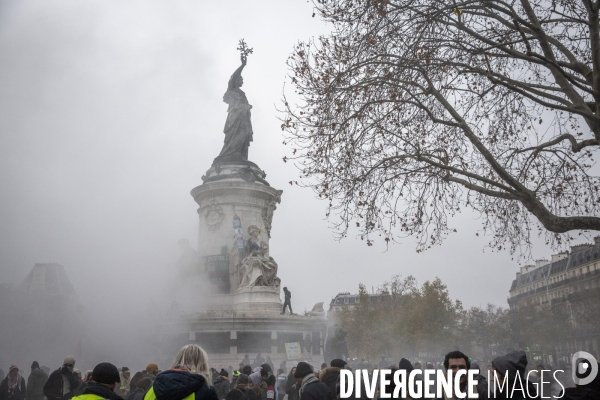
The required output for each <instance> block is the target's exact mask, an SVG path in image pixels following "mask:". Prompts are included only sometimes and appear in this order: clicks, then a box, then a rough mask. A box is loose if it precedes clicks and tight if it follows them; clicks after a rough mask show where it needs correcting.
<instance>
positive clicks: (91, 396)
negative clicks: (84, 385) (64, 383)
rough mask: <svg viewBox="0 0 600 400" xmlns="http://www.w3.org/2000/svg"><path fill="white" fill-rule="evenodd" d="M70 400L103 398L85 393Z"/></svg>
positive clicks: (102, 399) (102, 398)
mask: <svg viewBox="0 0 600 400" xmlns="http://www.w3.org/2000/svg"><path fill="white" fill-rule="evenodd" d="M72 400H104V397H102V396H98V395H97V394H92V393H86V394H80V395H79V396H74V397H73V399H72Z"/></svg>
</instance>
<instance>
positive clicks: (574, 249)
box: [571, 239, 596, 253]
mask: <svg viewBox="0 0 600 400" xmlns="http://www.w3.org/2000/svg"><path fill="white" fill-rule="evenodd" d="M594 240H596V239H594ZM592 246H593V245H591V244H589V243H584V244H577V245H575V246H571V252H573V253H579V252H582V251H585V250H587V249H591V248H592Z"/></svg>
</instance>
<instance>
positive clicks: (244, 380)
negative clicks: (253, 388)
mask: <svg viewBox="0 0 600 400" xmlns="http://www.w3.org/2000/svg"><path fill="white" fill-rule="evenodd" d="M248 381H249V377H248V375H246V374H240V375H239V376H238V377H237V380H236V384H235V387H234V389H237V390H240V391H242V392H244V393H245V392H246V389H248Z"/></svg>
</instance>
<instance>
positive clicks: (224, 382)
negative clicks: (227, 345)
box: [213, 368, 231, 400]
mask: <svg viewBox="0 0 600 400" xmlns="http://www.w3.org/2000/svg"><path fill="white" fill-rule="evenodd" d="M213 387H214V388H215V391H216V392H217V396H219V400H222V399H224V398H225V397H227V393H229V390H230V389H231V388H230V387H229V373H227V371H225V369H223V368H221V371H219V377H218V378H217V379H216V380H215V381H214V382H213Z"/></svg>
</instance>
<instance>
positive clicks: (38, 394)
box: [27, 361, 48, 400]
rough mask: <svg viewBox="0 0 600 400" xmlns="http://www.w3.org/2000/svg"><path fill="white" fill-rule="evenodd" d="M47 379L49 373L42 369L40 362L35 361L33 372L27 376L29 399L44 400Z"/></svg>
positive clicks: (32, 367)
mask: <svg viewBox="0 0 600 400" xmlns="http://www.w3.org/2000/svg"><path fill="white" fill-rule="evenodd" d="M47 380H48V375H46V373H45V372H44V371H43V370H41V369H40V364H39V363H38V362H37V361H34V362H33V363H32V364H31V374H29V378H27V400H43V399H44V385H45V384H46V381H47Z"/></svg>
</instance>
